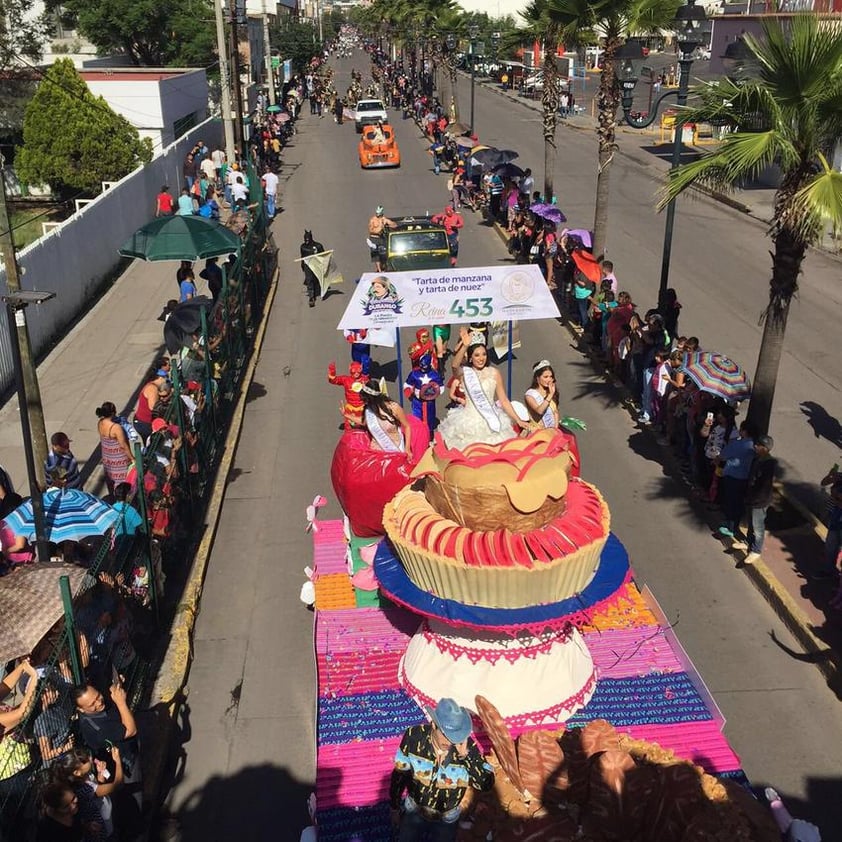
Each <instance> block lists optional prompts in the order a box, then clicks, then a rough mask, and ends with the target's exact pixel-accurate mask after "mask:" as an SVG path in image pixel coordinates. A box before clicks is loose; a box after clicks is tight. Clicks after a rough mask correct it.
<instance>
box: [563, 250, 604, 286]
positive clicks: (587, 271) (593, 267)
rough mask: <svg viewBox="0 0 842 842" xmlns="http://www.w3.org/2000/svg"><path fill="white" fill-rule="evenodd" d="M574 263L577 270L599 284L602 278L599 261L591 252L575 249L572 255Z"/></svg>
mask: <svg viewBox="0 0 842 842" xmlns="http://www.w3.org/2000/svg"><path fill="white" fill-rule="evenodd" d="M571 256H572V258H573V262H574V263H575V264H576V268H577V269H578V270H579V271H580V272H581V273H582V274H583V275H584V276H585V277H586V278H587V279H588V280H589V281H593V282H594V283H595V284H598V283H599V281H600V278H601V277H602V271H601V269H600V266H599V261H598V260H597V259H596V258H595V257H594V256H593V255H592V254H591V253H590V252H589V251H584V250H582V249H575V250H574V251H573V253H572V255H571Z"/></svg>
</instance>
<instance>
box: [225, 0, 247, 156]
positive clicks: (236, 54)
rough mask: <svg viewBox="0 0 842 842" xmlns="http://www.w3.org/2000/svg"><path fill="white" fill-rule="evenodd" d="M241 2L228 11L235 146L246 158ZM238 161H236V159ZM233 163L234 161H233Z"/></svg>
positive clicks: (233, 1) (233, 0)
mask: <svg viewBox="0 0 842 842" xmlns="http://www.w3.org/2000/svg"><path fill="white" fill-rule="evenodd" d="M238 5H239V0H229V5H228V9H229V11H230V12H231V32H230V35H231V64H232V66H233V76H234V79H233V85H234V110H235V112H236V113H235V115H234V145H235V146H236V148H237V154H238V155H242V156H243V157H244V158H245V153H246V150H245V145H244V143H243V89H242V85H241V84H240V38H239V35H238V34H237V14H238ZM234 160H236V159H234ZM231 163H233V160H232V161H231Z"/></svg>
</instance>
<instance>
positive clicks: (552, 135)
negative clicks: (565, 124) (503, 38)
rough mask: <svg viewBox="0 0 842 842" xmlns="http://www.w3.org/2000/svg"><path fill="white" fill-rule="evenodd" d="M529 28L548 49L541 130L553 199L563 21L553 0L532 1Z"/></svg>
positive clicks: (549, 193)
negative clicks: (561, 21) (559, 57)
mask: <svg viewBox="0 0 842 842" xmlns="http://www.w3.org/2000/svg"><path fill="white" fill-rule="evenodd" d="M521 14H522V16H523V18H524V19H525V20H526V23H527V27H526V29H525V30H524V33H523V34H524V35H526V36H527V37H529V38H538V39H540V41H541V46H542V48H543V50H544V61H543V66H542V69H543V74H544V89H543V90H542V91H541V109H542V112H543V119H542V121H541V132H542V134H543V135H544V198H545V199H546V200H547V201H552V197H553V195H554V194H555V193H554V190H555V188H554V181H555V163H556V155H557V154H558V146H557V144H556V128H557V126H558V103H559V90H558V62H557V61H556V50H557V49H558V41H559V23H558V20H557V19H556V17H555V15H554V14H553V0H531V2H530V3H529V5H528V6H527V7H526V8H525V9H524V10H523V12H522V13H521Z"/></svg>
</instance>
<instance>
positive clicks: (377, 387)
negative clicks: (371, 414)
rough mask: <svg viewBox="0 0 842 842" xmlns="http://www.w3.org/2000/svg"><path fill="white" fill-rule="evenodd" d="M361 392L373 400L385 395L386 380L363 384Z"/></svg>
mask: <svg viewBox="0 0 842 842" xmlns="http://www.w3.org/2000/svg"><path fill="white" fill-rule="evenodd" d="M371 383H373V384H374V386H372V385H371ZM362 391H363V392H365V393H366V394H367V395H371V396H372V397H375V398H376V397H379V396H380V395H385V394H387V392H386V379H385V378H384V377H381V378H380V379H379V380H372V381H370V383H363V387H362Z"/></svg>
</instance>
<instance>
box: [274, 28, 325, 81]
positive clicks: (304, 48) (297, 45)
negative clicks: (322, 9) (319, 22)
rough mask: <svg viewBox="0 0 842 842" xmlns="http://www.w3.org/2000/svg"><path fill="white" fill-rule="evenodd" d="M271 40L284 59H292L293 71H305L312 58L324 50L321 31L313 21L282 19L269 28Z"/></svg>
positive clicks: (275, 50)
mask: <svg viewBox="0 0 842 842" xmlns="http://www.w3.org/2000/svg"><path fill="white" fill-rule="evenodd" d="M269 40H270V42H271V44H272V51H273V52H277V53H279V54H280V56H281V60H282V61H286V60H287V59H291V60H292V67H293V72H296V73H303V72H304V69H305V68H306V67H307V65H308V64H309V63H310V59H311V58H313V56H317V55H320V54H321V52H322V44H321V42H320V41H319V31H318V29H317V27H315V26H314V25H313V24H312V23H305V22H303V21H297V20H284V21H281V23H280V24H278V25H277V26H274V27H272V28H271V29H270V30H269Z"/></svg>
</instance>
